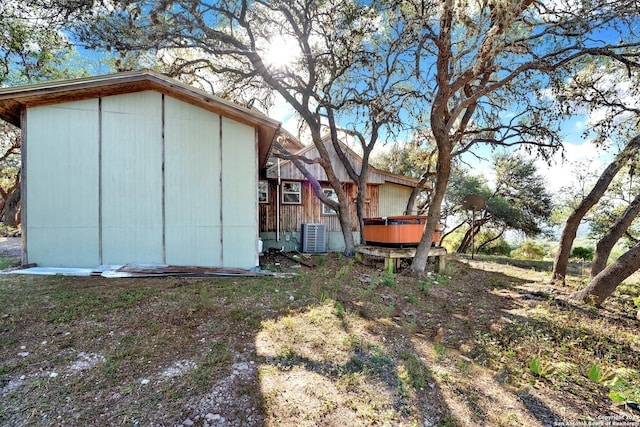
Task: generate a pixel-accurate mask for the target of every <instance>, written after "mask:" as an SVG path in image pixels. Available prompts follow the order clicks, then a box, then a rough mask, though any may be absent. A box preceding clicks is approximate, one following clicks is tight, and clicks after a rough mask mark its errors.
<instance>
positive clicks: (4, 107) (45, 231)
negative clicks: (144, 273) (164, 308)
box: [0, 72, 279, 269]
mask: <svg viewBox="0 0 640 427" xmlns="http://www.w3.org/2000/svg"><path fill="white" fill-rule="evenodd" d="M0 118H2V119H4V120H6V121H8V122H10V123H13V124H14V125H16V126H19V127H20V128H21V130H22V162H23V163H22V174H23V179H22V210H23V211H22V232H23V248H24V249H23V263H25V264H31V263H36V264H38V265H41V266H47V267H91V266H96V265H100V264H125V263H153V264H170V265H181V266H186V265H190V266H203V267H236V268H245V269H246V268H253V267H255V266H257V265H258V246H259V243H258V214H257V212H258V206H257V205H258V203H257V200H256V187H257V182H258V176H259V174H260V171H261V170H263V168H264V167H265V165H266V161H267V158H268V156H269V151H270V148H271V144H272V141H273V139H274V136H275V134H276V132H277V129H278V127H279V123H278V122H275V121H273V120H271V119H269V118H267V117H266V116H264V115H262V114H260V113H258V112H255V111H252V110H248V109H245V108H242V107H240V106H238V105H235V104H232V103H230V102H227V101H225V100H222V99H220V98H217V97H214V96H211V95H209V94H207V93H205V92H202V91H199V90H196V89H194V88H192V87H190V86H186V85H183V84H181V83H179V82H177V81H175V80H172V79H169V78H166V77H164V76H162V75H160V74H156V73H153V72H128V73H119V74H113V75H107V76H99V77H91V78H85V79H78V80H67V81H55V82H49V83H43V84H37V85H30V86H20V87H13V88H3V89H0ZM262 174H264V172H262Z"/></svg>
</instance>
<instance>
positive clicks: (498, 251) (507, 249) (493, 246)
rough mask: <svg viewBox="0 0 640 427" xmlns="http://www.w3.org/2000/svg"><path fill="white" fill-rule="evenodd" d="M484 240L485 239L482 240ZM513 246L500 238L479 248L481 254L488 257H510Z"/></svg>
mask: <svg viewBox="0 0 640 427" xmlns="http://www.w3.org/2000/svg"><path fill="white" fill-rule="evenodd" d="M481 240H483V239H481ZM511 250H512V248H511V245H510V244H509V242H507V241H506V240H504V239H502V238H500V239H498V240H496V241H494V242H492V243H490V244H488V245H484V246H482V247H480V248H478V252H479V253H483V254H486V255H499V256H500V255H501V256H510V255H511Z"/></svg>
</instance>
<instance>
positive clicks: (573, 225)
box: [551, 135, 640, 283]
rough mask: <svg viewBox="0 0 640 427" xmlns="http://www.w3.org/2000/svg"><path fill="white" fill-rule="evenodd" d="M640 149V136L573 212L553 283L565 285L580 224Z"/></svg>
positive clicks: (555, 267)
mask: <svg viewBox="0 0 640 427" xmlns="http://www.w3.org/2000/svg"><path fill="white" fill-rule="evenodd" d="M639 148H640V135H638V136H636V137H634V138H633V139H632V140H631V141H629V143H628V144H627V145H626V146H625V147H624V149H623V150H622V151H621V152H620V153H619V154H618V155H617V156H616V158H615V160H614V161H613V162H611V163H610V164H609V166H607V168H606V169H605V170H604V172H603V173H602V175H600V178H599V179H598V181H597V182H596V184H595V185H594V186H593V188H592V189H591V192H589V194H587V196H586V197H585V198H584V199H583V200H582V202H580V204H579V205H578V207H576V209H575V210H574V211H573V213H572V214H571V215H569V218H568V219H567V223H566V224H565V226H564V230H562V235H561V236H560V243H559V245H558V252H557V253H556V258H555V260H554V262H553V274H552V276H551V282H557V281H561V282H562V283H564V279H565V275H566V274H567V264H568V263H569V256H570V255H571V246H572V245H573V241H574V240H575V238H576V233H577V231H578V227H579V226H580V222H581V221H582V218H583V217H584V216H585V214H586V213H587V212H588V211H589V209H591V208H592V207H593V206H594V205H595V204H596V203H597V202H598V200H600V198H601V197H602V195H603V194H604V192H605V191H606V190H607V188H608V187H609V184H610V183H611V181H612V180H613V178H614V177H615V176H616V174H617V173H618V171H619V170H620V169H621V168H622V167H623V166H624V165H625V164H626V163H627V162H628V161H629V159H630V158H632V157H633V156H634V155H635V154H636V153H637V152H638V149H639Z"/></svg>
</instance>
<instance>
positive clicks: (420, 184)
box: [404, 171, 433, 215]
mask: <svg viewBox="0 0 640 427" xmlns="http://www.w3.org/2000/svg"><path fill="white" fill-rule="evenodd" d="M432 176H433V174H432V173H429V171H427V172H425V173H424V174H423V175H422V178H420V181H418V184H417V185H416V186H415V187H414V188H413V190H411V195H410V196H409V200H407V208H406V209H405V210H404V214H405V215H412V214H413V211H414V208H415V206H416V199H417V198H418V194H420V192H421V191H422V190H423V189H424V186H425V185H426V184H427V182H428V181H429V178H430V177H432Z"/></svg>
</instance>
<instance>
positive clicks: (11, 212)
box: [0, 186, 20, 227]
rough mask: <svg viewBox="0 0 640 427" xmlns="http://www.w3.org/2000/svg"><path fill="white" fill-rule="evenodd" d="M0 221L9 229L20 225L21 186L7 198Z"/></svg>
mask: <svg viewBox="0 0 640 427" xmlns="http://www.w3.org/2000/svg"><path fill="white" fill-rule="evenodd" d="M0 221H2V223H3V224H4V225H7V226H9V227H17V226H18V224H19V223H20V186H17V187H16V189H15V190H14V192H13V193H11V194H9V196H8V197H7V200H6V201H5V204H4V208H3V209H2V212H1V213H0Z"/></svg>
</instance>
